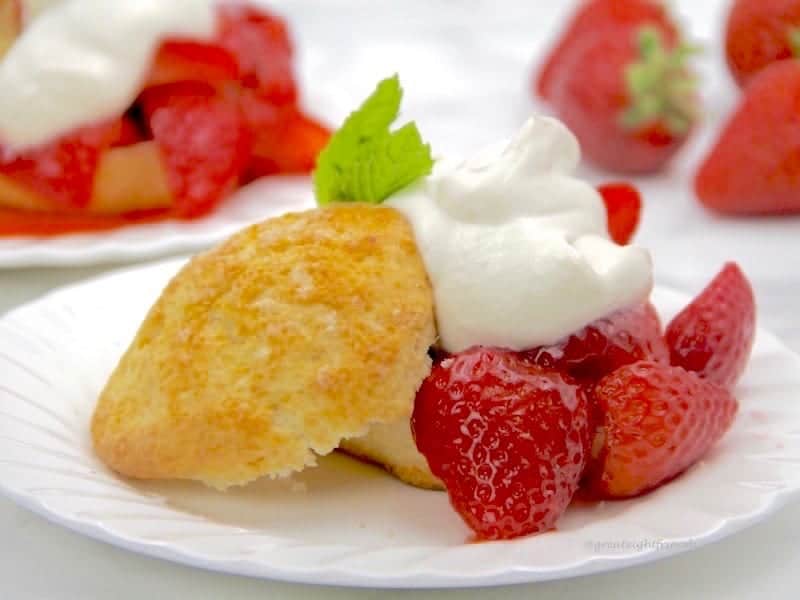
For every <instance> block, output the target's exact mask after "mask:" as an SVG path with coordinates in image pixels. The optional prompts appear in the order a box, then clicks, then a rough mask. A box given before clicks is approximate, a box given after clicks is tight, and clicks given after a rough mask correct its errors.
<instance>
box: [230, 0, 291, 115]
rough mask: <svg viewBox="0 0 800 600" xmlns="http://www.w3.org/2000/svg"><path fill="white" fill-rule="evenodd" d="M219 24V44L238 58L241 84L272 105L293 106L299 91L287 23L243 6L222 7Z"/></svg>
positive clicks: (239, 4) (250, 7)
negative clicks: (296, 84)
mask: <svg viewBox="0 0 800 600" xmlns="http://www.w3.org/2000/svg"><path fill="white" fill-rule="evenodd" d="M219 21H220V26H219V32H220V33H219V43H220V44H221V45H222V46H223V47H224V48H225V49H227V50H228V51H229V52H230V53H231V54H232V55H233V57H234V58H235V60H236V62H237V64H238V68H239V73H240V81H241V82H242V84H243V85H244V86H245V87H248V88H251V89H254V90H257V91H258V92H259V94H260V95H261V96H262V97H263V98H264V99H266V100H268V101H270V102H272V103H275V104H288V103H293V102H294V101H295V100H296V99H297V89H296V87H295V83H294V77H293V75H292V44H291V41H290V40H289V33H288V30H287V28H286V23H285V22H284V21H283V20H282V19H280V18H278V17H276V16H274V15H272V14H270V13H268V12H266V11H265V10H263V9H257V8H254V7H252V6H250V5H248V4H244V3H225V4H223V5H221V6H220V7H219Z"/></svg>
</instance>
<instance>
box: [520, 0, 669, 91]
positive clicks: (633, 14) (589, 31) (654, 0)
mask: <svg viewBox="0 0 800 600" xmlns="http://www.w3.org/2000/svg"><path fill="white" fill-rule="evenodd" d="M643 26H646V27H651V28H655V29H657V30H658V31H660V33H661V35H663V36H664V38H665V39H666V40H668V42H669V43H670V45H672V44H675V43H676V42H677V40H678V39H679V38H680V33H679V32H678V29H677V28H676V27H675V24H674V23H673V21H672V18H671V17H670V15H669V13H668V12H667V10H666V8H665V6H664V4H663V2H660V1H658V0H584V2H583V3H582V4H581V5H580V7H579V8H578V10H577V11H576V12H575V14H574V15H573V16H572V17H571V19H570V21H569V23H568V24H567V26H566V28H565V29H564V32H563V33H562V34H561V36H560V37H559V39H558V42H557V43H556V44H555V46H554V47H553V48H552V50H551V51H550V53H549V54H548V55H547V58H546V59H545V61H544V63H543V65H542V68H541V69H540V71H539V73H538V76H537V78H536V81H535V82H534V88H535V91H536V93H537V94H538V95H539V96H540V97H541V98H543V99H545V100H549V99H550V95H551V93H552V87H553V82H554V80H555V79H556V78H557V77H558V76H559V72H560V71H561V70H562V69H563V66H564V62H565V58H566V57H567V56H568V55H569V53H570V51H571V50H572V48H574V47H575V46H576V45H579V44H580V42H581V41H582V40H583V39H585V38H586V36H590V35H595V34H600V35H607V34H606V32H607V31H616V30H620V29H629V28H640V27H643ZM611 35H616V34H611Z"/></svg>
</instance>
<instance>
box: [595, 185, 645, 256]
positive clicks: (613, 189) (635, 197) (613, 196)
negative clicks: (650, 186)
mask: <svg viewBox="0 0 800 600" xmlns="http://www.w3.org/2000/svg"><path fill="white" fill-rule="evenodd" d="M597 191H598V192H600V195H601V196H602V197H603V202H604V203H605V205H606V212H607V213H608V233H609V234H610V235H611V239H612V240H614V241H615V242H616V243H617V244H620V245H623V246H624V245H625V244H627V243H629V242H630V241H631V238H632V237H633V234H634V233H636V229H637V228H638V227H639V215H640V214H641V212H642V197H641V195H640V194H639V190H637V189H636V188H635V187H633V186H632V185H630V184H628V183H607V184H605V185H601V186H599V187H598V188H597Z"/></svg>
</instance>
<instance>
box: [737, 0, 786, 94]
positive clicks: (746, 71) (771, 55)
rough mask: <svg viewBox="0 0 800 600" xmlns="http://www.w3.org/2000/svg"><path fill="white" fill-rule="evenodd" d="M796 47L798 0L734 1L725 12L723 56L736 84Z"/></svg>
mask: <svg viewBox="0 0 800 600" xmlns="http://www.w3.org/2000/svg"><path fill="white" fill-rule="evenodd" d="M797 49H800V2H798V0H735V1H734V2H733V4H732V6H731V11H730V14H729V15H728V23H727V29H726V33H725V55H726V58H727V60H728V66H729V67H730V70H731V74H732V75H733V77H734V79H736V82H737V83H738V84H739V85H740V86H745V85H747V83H748V82H749V81H750V80H751V79H752V78H753V77H754V76H755V75H756V74H758V73H759V72H760V71H762V70H763V69H764V68H765V67H767V66H769V65H770V64H772V63H774V62H776V61H779V60H784V59H787V58H791V57H792V56H793V55H794V54H795V53H796V52H795V51H796V50H797Z"/></svg>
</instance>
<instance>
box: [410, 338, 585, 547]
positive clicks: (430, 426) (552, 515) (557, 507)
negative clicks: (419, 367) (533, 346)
mask: <svg viewBox="0 0 800 600" xmlns="http://www.w3.org/2000/svg"><path fill="white" fill-rule="evenodd" d="M411 426H412V431H413V433H414V439H415V440H416V444H417V447H418V448H419V450H420V452H421V453H422V454H423V455H424V456H425V458H426V459H427V460H428V464H429V465H430V468H431V471H432V472H433V473H434V474H435V475H436V476H437V477H439V478H440V479H441V480H442V481H443V482H444V484H445V486H446V487H447V492H448V494H449V496H450V502H451V504H452V505H453V508H454V509H455V510H456V511H457V512H458V513H459V514H460V515H461V517H462V518H463V519H464V521H465V522H466V523H467V525H469V526H470V527H471V528H472V529H473V530H474V531H475V533H476V534H477V535H478V537H479V538H482V539H492V540H494V539H508V538H513V537H517V536H520V535H528V534H531V533H537V532H543V531H547V530H549V529H552V528H553V526H554V525H555V523H556V521H557V520H558V518H559V517H560V516H561V515H562V513H563V512H564V510H566V508H567V506H568V505H569V503H570V501H571V500H572V497H573V495H574V494H575V491H576V490H577V489H578V483H579V481H580V478H581V475H582V473H583V469H584V466H585V464H586V459H587V447H588V440H589V422H588V400H587V397H586V394H585V390H584V389H583V388H582V387H581V386H579V385H577V384H576V383H575V382H573V381H571V380H570V379H569V377H568V376H566V375H564V374H562V373H559V372H557V371H552V370H547V369H543V368H541V367H538V366H536V365H531V364H529V363H527V362H525V361H524V360H522V358H521V357H520V356H519V354H518V353H516V352H510V351H506V350H500V349H496V348H473V349H471V350H467V351H465V352H462V353H459V354H457V355H455V356H452V357H448V358H446V359H444V360H443V361H442V362H440V363H438V364H437V365H435V366H434V368H433V371H432V372H431V374H430V376H429V377H428V378H427V379H426V380H425V381H424V382H423V384H422V387H421V388H420V390H419V393H418V394H417V399H416V404H415V407H414V414H413V417H412V420H411Z"/></svg>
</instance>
